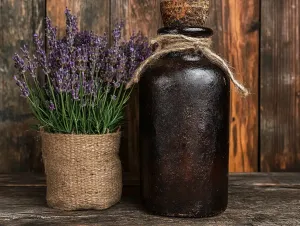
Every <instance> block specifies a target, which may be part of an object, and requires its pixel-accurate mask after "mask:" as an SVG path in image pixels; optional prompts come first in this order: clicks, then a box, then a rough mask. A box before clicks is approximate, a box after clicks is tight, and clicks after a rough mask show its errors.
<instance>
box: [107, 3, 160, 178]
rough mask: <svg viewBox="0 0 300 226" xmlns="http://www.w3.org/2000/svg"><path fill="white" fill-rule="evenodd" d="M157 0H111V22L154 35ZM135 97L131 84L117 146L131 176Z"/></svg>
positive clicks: (135, 161)
mask: <svg viewBox="0 0 300 226" xmlns="http://www.w3.org/2000/svg"><path fill="white" fill-rule="evenodd" d="M159 4H160V0H111V26H112V27H113V26H114V25H115V23H117V22H120V21H121V20H123V21H124V22H125V36H126V37H127V38H129V37H130V35H131V34H132V33H133V32H138V31H141V32H143V34H144V35H146V36H148V37H149V38H153V37H154V36H155V35H156V32H157V29H158V28H159V27H160V26H161V16H160V10H159ZM138 103H139V98H138V86H136V87H135V90H134V92H133V95H132V97H131V100H130V102H129V104H128V107H127V110H126V115H127V122H126V123H125V125H124V134H123V140H122V147H121V156H122V159H123V160H124V161H123V166H124V168H125V170H126V171H128V172H130V173H132V174H133V175H134V176H138V175H139V143H138V139H139V136H138V135H139V106H138Z"/></svg>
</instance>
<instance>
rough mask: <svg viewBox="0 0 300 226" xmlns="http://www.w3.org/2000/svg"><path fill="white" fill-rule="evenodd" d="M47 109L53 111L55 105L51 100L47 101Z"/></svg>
mask: <svg viewBox="0 0 300 226" xmlns="http://www.w3.org/2000/svg"><path fill="white" fill-rule="evenodd" d="M49 110H50V111H54V110H55V105H54V104H53V102H52V100H50V101H49Z"/></svg>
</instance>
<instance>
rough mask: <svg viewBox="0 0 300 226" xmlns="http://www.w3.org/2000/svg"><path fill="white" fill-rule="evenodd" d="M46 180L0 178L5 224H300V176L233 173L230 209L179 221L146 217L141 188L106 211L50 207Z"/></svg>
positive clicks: (132, 188) (0, 215) (129, 190)
mask: <svg viewBox="0 0 300 226" xmlns="http://www.w3.org/2000/svg"><path fill="white" fill-rule="evenodd" d="M45 192H46V187H45V181H44V178H43V176H39V175H34V174H18V175H0V225H1V226H2V225H28V226H29V225H64V226H67V225H105V226H106V225H107V226H110V225H114V226H115V225H130V226H132V225H140V226H144V225H163V226H167V225H300V174H299V173H272V174H232V175H230V188H229V205H228V209H227V211H226V212H225V213H224V214H222V215H220V216H218V217H214V218H208V219H180V218H166V217H159V216H153V215H150V214H148V213H146V212H145V211H144V210H143V208H142V206H141V204H140V199H139V187H138V186H137V185H128V186H126V187H125V188H124V195H123V198H122V201H121V202H120V203H119V204H117V205H116V206H114V207H112V208H110V209H108V210H105V211H76V212H63V211H59V210H54V209H51V208H48V207H47V205H46V201H45Z"/></svg>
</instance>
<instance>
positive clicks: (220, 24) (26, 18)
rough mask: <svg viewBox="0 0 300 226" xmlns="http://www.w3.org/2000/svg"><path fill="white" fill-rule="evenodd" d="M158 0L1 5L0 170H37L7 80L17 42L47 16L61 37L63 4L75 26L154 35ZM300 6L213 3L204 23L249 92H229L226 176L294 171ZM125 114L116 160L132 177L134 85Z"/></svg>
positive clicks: (21, 108) (34, 150) (31, 140)
mask: <svg viewBox="0 0 300 226" xmlns="http://www.w3.org/2000/svg"><path fill="white" fill-rule="evenodd" d="M159 1H160V0H101V1H99V0H59V1H58V0H22V1H19V0H1V1H0V9H1V14H0V79H1V83H0V97H1V98H0V132H1V133H0V134H1V135H2V136H1V137H0V172H11V171H29V170H36V169H40V165H41V161H40V156H39V148H38V147H35V134H33V133H32V132H29V130H28V125H29V123H30V122H31V118H30V111H29V110H28V108H27V105H26V103H25V102H24V99H22V98H21V97H19V93H18V89H17V88H16V86H15V85H14V81H13V80H12V75H13V71H14V70H13V62H12V60H11V58H12V55H13V53H14V52H15V51H17V50H18V49H19V47H20V45H23V44H24V43H27V44H30V43H31V40H32V38H31V37H32V34H33V33H34V32H38V33H41V32H42V28H43V18H44V17H45V15H46V14H47V15H48V16H50V18H51V19H52V20H53V23H54V24H56V25H57V26H58V27H59V33H60V35H62V34H63V33H64V29H65V28H64V10H65V7H66V6H68V7H69V8H70V9H71V10H72V12H73V13H74V14H76V15H77V16H78V17H79V26H80V29H86V30H91V29H92V30H94V31H95V32H96V33H99V34H101V33H103V32H109V31H110V30H111V28H112V26H113V25H114V24H115V23H116V22H117V21H120V20H124V21H125V24H126V31H125V35H126V36H127V37H128V36H129V35H130V34H131V33H132V32H133V31H138V30H141V31H142V32H143V33H144V34H146V35H148V36H149V37H154V36H155V34H156V30H157V28H159V27H160V26H161V19H160V13H159ZM299 4H300V3H299V1H298V0H276V1H274V0H221V1H220V0H212V8H211V16H210V18H209V21H208V24H207V26H210V27H212V28H213V29H214V31H215V35H214V38H213V40H214V49H215V50H216V52H218V53H220V55H221V56H223V57H224V58H225V59H226V60H227V61H229V62H230V64H231V65H232V66H233V67H234V68H235V71H236V75H237V78H238V79H239V80H240V81H242V82H243V83H244V84H245V85H246V86H247V87H248V88H249V89H250V90H251V92H252V95H251V96H250V97H248V98H242V97H241V96H240V95H239V94H238V93H237V92H235V91H234V89H232V95H231V96H232V98H231V137H230V170H231V171H235V172H252V171H258V170H259V169H260V163H261V168H262V170H264V171H280V170H286V171H288V170H298V171H299V170H300V167H299V162H300V147H299V145H300V142H298V140H299V136H300V132H299V131H300V128H299V127H300V123H299V120H300V119H299V114H300V109H299V108H300V106H299V105H300V101H299V99H300V94H299V92H300V78H299V77H300V76H299V73H300V69H299V63H297V61H298V62H299V52H300V49H299V33H300V31H299V30H300V25H299V20H300V18H299V17H300V12H299V10H300V9H299V8H300V5H299ZM260 12H261V14H260ZM260 15H261V16H260ZM260 18H261V21H260ZM282 18H284V19H282ZM260 25H261V28H260ZM260 30H261V35H260ZM260 40H261V42H260ZM260 45H261V48H260ZM259 63H261V66H259ZM126 114H127V117H128V121H127V123H126V124H125V126H124V135H123V140H122V148H121V157H122V159H123V166H124V170H125V171H126V172H130V173H131V174H132V175H135V176H138V173H139V161H138V159H139V157H138V156H139V150H138V120H139V115H138V87H137V88H136V90H135V93H134V95H133V97H132V99H131V102H130V104H129V107H128V109H127V111H126ZM260 114H261V117H259V115H260ZM259 122H261V123H259ZM260 137H261V140H260V139H259V138H260ZM297 138H298V139H297ZM259 140H260V142H259ZM259 143H260V148H259ZM297 163H298V165H297Z"/></svg>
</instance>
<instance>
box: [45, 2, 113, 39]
mask: <svg viewBox="0 0 300 226" xmlns="http://www.w3.org/2000/svg"><path fill="white" fill-rule="evenodd" d="M46 6H47V9H46V10H47V16H49V17H50V18H51V20H52V22H53V25H55V26H57V27H58V32H59V35H60V36H62V35H64V34H65V27H66V22H65V13H64V11H65V9H66V7H68V8H69V9H70V10H71V13H72V14H73V15H76V16H77V17H78V25H79V29H80V30H92V31H94V32H95V33H96V34H99V35H101V34H103V33H104V32H108V31H109V11H110V4H109V0H101V1H95V0H59V1H57V0H47V4H46Z"/></svg>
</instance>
